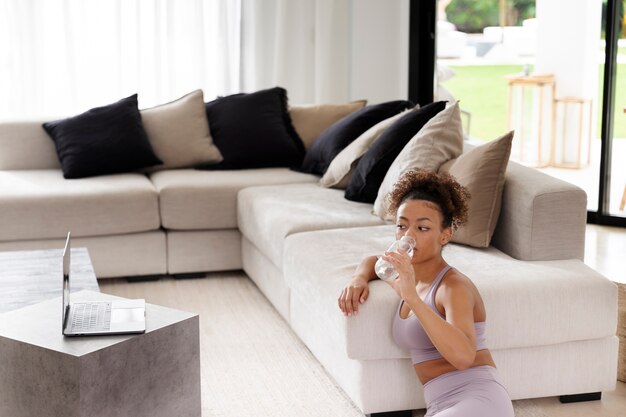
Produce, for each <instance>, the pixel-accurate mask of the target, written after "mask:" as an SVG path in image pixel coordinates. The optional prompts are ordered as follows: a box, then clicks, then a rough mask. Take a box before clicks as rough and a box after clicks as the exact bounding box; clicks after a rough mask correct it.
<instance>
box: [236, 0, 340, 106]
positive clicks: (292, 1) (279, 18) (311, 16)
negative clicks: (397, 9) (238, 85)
mask: <svg viewBox="0 0 626 417" xmlns="http://www.w3.org/2000/svg"><path fill="white" fill-rule="evenodd" d="M351 7H352V3H351V1H348V0H262V1H259V0H243V1H242V74H241V76H242V87H243V89H244V90H246V91H253V90H257V89H260V88H267V87H273V86H276V85H280V86H282V87H285V88H286V89H287V91H288V94H289V101H290V103H298V104H305V103H336V102H338V103H341V102H346V101H348V100H349V96H350V59H351V57H350V43H351V31H350V30H351Z"/></svg>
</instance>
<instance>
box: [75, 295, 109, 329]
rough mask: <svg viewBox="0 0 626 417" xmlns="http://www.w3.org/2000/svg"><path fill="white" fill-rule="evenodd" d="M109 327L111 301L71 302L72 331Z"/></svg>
mask: <svg viewBox="0 0 626 417" xmlns="http://www.w3.org/2000/svg"><path fill="white" fill-rule="evenodd" d="M110 328H111V303H108V302H103V303H76V304H72V325H71V332H72V333H81V332H98V331H107V330H109V329H110Z"/></svg>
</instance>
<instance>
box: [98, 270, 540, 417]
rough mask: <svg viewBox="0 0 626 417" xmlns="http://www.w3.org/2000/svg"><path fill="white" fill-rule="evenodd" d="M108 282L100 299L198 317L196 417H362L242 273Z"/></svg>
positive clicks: (519, 410) (523, 410)
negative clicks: (107, 296) (140, 300)
mask: <svg viewBox="0 0 626 417" xmlns="http://www.w3.org/2000/svg"><path fill="white" fill-rule="evenodd" d="M107 281H108V280H105V281H101V282H100V286H101V291H103V292H107V293H111V294H116V295H121V296H125V297H144V298H146V300H147V301H148V302H150V303H154V304H161V305H164V306H169V307H172V308H177V309H181V310H187V311H192V312H196V313H198V314H200V348H201V352H202V353H201V355H202V356H201V362H202V415H203V417H234V416H237V417H240V416H255V417H280V416H294V417H295V416H297V417H332V416H337V417H339V416H341V417H362V416H363V414H361V413H360V411H359V410H358V409H357V408H356V407H355V406H354V404H353V403H352V402H351V401H350V399H349V398H348V397H347V396H346V395H345V394H344V393H343V391H342V390H341V389H340V388H339V387H338V386H337V385H336V384H335V382H334V380H333V379H332V378H331V377H330V376H329V375H328V374H327V373H326V371H325V370H324V368H323V367H322V366H321V365H320V364H319V363H318V362H317V360H316V359H315V357H314V356H313V355H312V354H311V352H309V350H308V349H307V348H306V347H305V346H304V345H303V344H302V342H300V340H299V339H298V337H297V336H296V335H295V334H294V333H293V332H292V331H291V329H290V328H289V326H288V324H287V323H286V322H285V321H284V320H283V319H282V318H281V317H280V315H279V314H278V313H277V312H276V310H274V308H273V307H272V306H271V304H270V303H269V302H268V301H267V300H266V299H265V297H264V296H263V295H262V294H261V293H260V292H259V290H258V288H257V287H256V286H255V285H254V284H253V283H252V282H251V281H250V280H249V279H248V278H247V277H246V276H245V275H244V274H242V273H221V274H210V275H209V276H208V277H207V278H204V279H194V280H181V281H175V280H171V279H167V280H160V281H158V282H148V283H133V284H127V283H125V282H119V283H115V284H114V283H112V282H110V283H109V282H107ZM514 406H515V413H516V414H515V415H516V417H546V416H545V415H544V414H543V413H541V411H540V410H539V409H537V408H536V407H535V406H534V405H533V403H532V401H529V400H525V401H516V402H514ZM423 415H424V411H423V410H418V411H415V412H414V413H413V416H414V417H423Z"/></svg>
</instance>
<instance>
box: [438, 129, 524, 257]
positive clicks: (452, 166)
mask: <svg viewBox="0 0 626 417" xmlns="http://www.w3.org/2000/svg"><path fill="white" fill-rule="evenodd" d="M512 141H513V132H509V133H507V134H506V135H504V136H501V137H499V138H498V139H496V140H493V141H491V142H488V143H486V144H484V145H481V146H478V147H476V148H474V149H472V150H470V151H468V152H465V153H464V154H463V155H461V156H459V157H458V158H456V159H453V160H451V161H448V162H446V163H445V164H443V165H442V166H441V168H439V172H448V173H450V175H452V176H453V177H455V178H456V180H457V181H458V182H459V183H460V184H461V185H463V186H465V187H466V188H467V189H468V191H469V192H470V195H471V198H470V200H469V202H468V211H469V212H468V221H467V223H466V224H465V225H464V226H462V227H460V228H459V229H458V230H457V231H456V232H455V233H454V235H453V236H452V242H457V243H463V244H465V245H469V246H475V247H478V248H486V247H488V246H489V244H490V242H491V237H492V236H493V232H494V230H495V228H496V224H497V223H498V216H499V215H500V208H501V207H502V190H503V189H504V178H505V175H506V167H507V165H508V162H509V156H510V154H511V142H512Z"/></svg>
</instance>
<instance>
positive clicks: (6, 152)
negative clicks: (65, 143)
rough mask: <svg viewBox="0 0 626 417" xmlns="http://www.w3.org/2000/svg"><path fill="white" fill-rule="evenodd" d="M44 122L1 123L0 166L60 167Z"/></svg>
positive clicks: (16, 167) (16, 168)
mask: <svg viewBox="0 0 626 417" xmlns="http://www.w3.org/2000/svg"><path fill="white" fill-rule="evenodd" d="M42 123H44V121H23V122H4V123H0V169H2V170H22V169H56V168H61V165H60V163H59V158H58V157H57V153H56V149H55V147H54V142H53V141H52V139H51V138H50V136H48V134H47V133H46V131H45V130H44V129H43V127H42V126H41V125H42Z"/></svg>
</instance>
